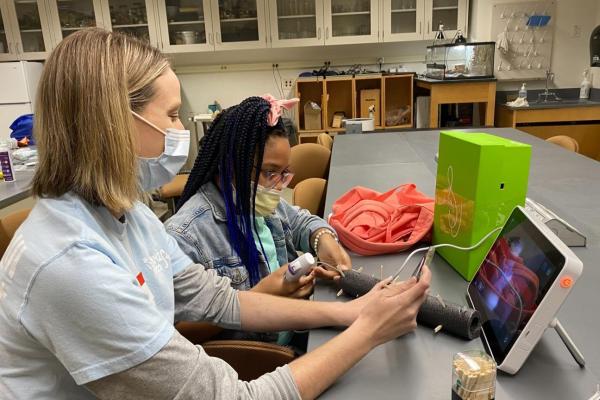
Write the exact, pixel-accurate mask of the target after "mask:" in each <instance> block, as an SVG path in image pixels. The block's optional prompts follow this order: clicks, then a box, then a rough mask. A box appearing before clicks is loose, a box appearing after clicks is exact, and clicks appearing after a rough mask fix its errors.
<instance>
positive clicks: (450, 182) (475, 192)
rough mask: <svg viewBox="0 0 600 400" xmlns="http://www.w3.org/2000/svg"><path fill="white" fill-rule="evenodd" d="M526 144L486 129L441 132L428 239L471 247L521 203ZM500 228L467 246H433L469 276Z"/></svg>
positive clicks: (525, 178)
mask: <svg viewBox="0 0 600 400" xmlns="http://www.w3.org/2000/svg"><path fill="white" fill-rule="evenodd" d="M530 159H531V146H530V145H527V144H523V143H519V142H515V141H512V140H508V139H504V138H501V137H497V136H493V135H489V134H487V133H464V132H459V131H447V132H441V133H440V142H439V158H438V169H437V180H436V185H435V214H434V224H433V243H434V244H439V243H451V244H454V245H457V246H461V247H470V246H473V245H474V244H476V243H478V242H479V241H480V240H481V239H482V238H483V237H484V236H485V235H487V234H488V233H489V232H490V231H492V230H493V229H494V228H497V227H502V226H503V225H504V223H505V222H506V219H507V218H508V216H509V215H510V213H511V212H512V210H513V208H514V207H515V206H517V205H525V197H526V195H527V181H528V177H529V164H530ZM499 234H500V231H498V232H496V233H495V234H494V235H492V236H490V237H489V238H488V239H487V240H486V241H485V242H484V243H483V244H482V245H481V246H479V247H478V248H476V249H474V250H471V251H462V250H456V249H451V248H447V247H446V248H440V249H437V250H436V251H437V252H438V253H439V254H440V255H441V256H442V257H443V258H444V259H445V260H446V261H447V262H448V263H449V264H450V265H451V266H452V267H453V268H454V269H455V270H456V271H458V273H460V274H461V275H462V276H463V278H465V279H466V280H468V281H470V280H471V279H473V276H475V273H476V272H477V269H478V268H479V266H480V265H481V263H482V262H483V259H484V257H485V256H486V254H487V252H488V251H489V249H490V248H491V247H492V244H493V243H494V241H495V240H496V237H497V236H498V235H499Z"/></svg>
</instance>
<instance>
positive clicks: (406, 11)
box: [383, 0, 425, 42]
mask: <svg viewBox="0 0 600 400" xmlns="http://www.w3.org/2000/svg"><path fill="white" fill-rule="evenodd" d="M424 18H425V0H383V41H384V42H398V41H403V40H421V39H423V32H424V30H425V19H424Z"/></svg>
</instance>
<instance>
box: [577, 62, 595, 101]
mask: <svg viewBox="0 0 600 400" xmlns="http://www.w3.org/2000/svg"><path fill="white" fill-rule="evenodd" d="M588 72H589V70H588V69H586V70H585V71H583V81H581V85H580V86H579V87H580V89H579V98H580V99H589V98H590V89H591V88H592V83H591V82H590V81H589V79H588Z"/></svg>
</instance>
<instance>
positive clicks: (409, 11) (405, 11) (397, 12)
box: [392, 8, 417, 14]
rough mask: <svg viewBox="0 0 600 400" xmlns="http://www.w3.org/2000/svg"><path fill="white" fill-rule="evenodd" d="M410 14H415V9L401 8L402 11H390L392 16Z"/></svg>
mask: <svg viewBox="0 0 600 400" xmlns="http://www.w3.org/2000/svg"><path fill="white" fill-rule="evenodd" d="M411 12H417V9H416V8H403V9H399V10H392V14H400V13H411Z"/></svg>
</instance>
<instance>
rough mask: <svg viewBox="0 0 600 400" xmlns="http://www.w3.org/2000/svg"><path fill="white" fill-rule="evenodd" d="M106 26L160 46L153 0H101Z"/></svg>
mask: <svg viewBox="0 0 600 400" xmlns="http://www.w3.org/2000/svg"><path fill="white" fill-rule="evenodd" d="M100 1H101V6H102V23H103V25H104V28H106V29H108V30H112V31H118V32H124V33H127V34H130V35H133V36H135V37H137V38H138V39H142V40H145V41H147V42H148V43H150V44H152V45H154V46H158V45H159V39H158V36H159V35H158V23H157V22H158V21H157V19H156V12H155V2H154V1H153V0H137V1H136V0H134V1H130V0H100Z"/></svg>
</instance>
